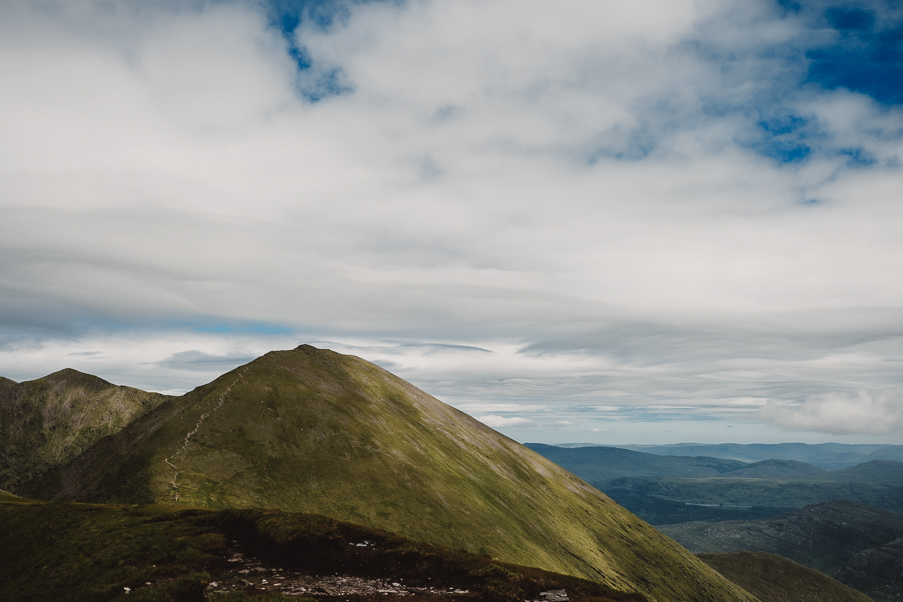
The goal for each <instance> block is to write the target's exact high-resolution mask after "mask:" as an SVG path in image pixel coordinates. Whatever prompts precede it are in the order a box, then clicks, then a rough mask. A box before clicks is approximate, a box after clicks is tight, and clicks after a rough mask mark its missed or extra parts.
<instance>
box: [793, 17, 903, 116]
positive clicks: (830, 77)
mask: <svg viewBox="0 0 903 602" xmlns="http://www.w3.org/2000/svg"><path fill="white" fill-rule="evenodd" d="M823 18H824V20H823V23H824V24H825V25H827V26H829V27H831V28H833V29H834V31H835V32H836V33H835V35H834V36H833V39H832V42H831V43H830V44H828V45H825V46H822V47H819V48H810V49H809V50H808V51H807V52H806V58H807V59H809V61H810V62H809V69H808V73H807V75H806V81H807V82H810V83H816V84H820V85H821V86H823V87H824V88H826V89H828V90H834V89H837V88H846V89H848V90H851V91H853V92H859V93H862V94H866V95H868V96H870V97H872V98H874V99H875V100H876V101H878V102H880V103H882V104H885V105H898V104H903V24H901V23H899V22H893V21H892V20H891V19H890V18H889V17H882V16H881V14H880V12H878V11H871V10H864V9H861V8H844V7H831V8H828V9H827V10H826V11H825V12H824V15H823ZM816 26H817V24H816Z"/></svg>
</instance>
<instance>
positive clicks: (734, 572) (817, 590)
mask: <svg viewBox="0 0 903 602" xmlns="http://www.w3.org/2000/svg"><path fill="white" fill-rule="evenodd" d="M699 558H700V559H701V560H702V561H703V562H705V563H706V564H707V565H709V566H710V567H712V568H713V569H715V570H716V571H718V572H719V573H721V574H722V575H724V576H725V577H727V578H728V579H730V580H731V581H733V582H734V583H736V584H737V585H739V586H741V587H742V588H743V589H745V590H746V591H748V592H749V593H751V594H753V595H754V596H755V597H757V598H758V599H759V600H761V601H762V602H787V601H788V600H798V601H800V602H871V598H869V597H868V596H866V595H865V594H863V593H862V592H859V591H857V590H855V589H853V588H851V587H848V586H846V585H844V584H843V583H841V582H840V581H837V580H836V579H832V578H831V577H828V576H827V575H825V574H824V573H820V572H818V571H816V570H814V569H810V568H809V567H806V566H803V565H801V564H797V563H796V562H793V561H792V560H788V559H787V558H784V557H782V556H778V555H776V554H765V553H764V552H727V553H723V554H700V555H699Z"/></svg>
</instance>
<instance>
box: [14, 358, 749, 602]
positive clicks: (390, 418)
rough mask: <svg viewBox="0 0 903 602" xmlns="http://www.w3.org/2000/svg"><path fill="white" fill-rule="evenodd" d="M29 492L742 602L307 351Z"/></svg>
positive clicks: (114, 442)
mask: <svg viewBox="0 0 903 602" xmlns="http://www.w3.org/2000/svg"><path fill="white" fill-rule="evenodd" d="M229 387H231V389H229ZM227 389H229V390H228V392H227ZM224 395H225V397H224ZM221 401H222V402H223V403H222V404H220V402H221ZM205 413H207V414H208V416H207V418H206V419H204V420H203V422H202V423H201V426H200V427H199V428H198V430H197V432H196V434H195V435H194V436H193V437H191V439H190V441H189V444H188V446H187V447H183V445H184V441H185V437H186V434H187V433H189V432H191V431H193V430H194V429H195V428H196V427H197V425H198V422H199V420H200V418H201V416H203V415H204V414H205ZM167 459H169V460H170V462H171V463H172V464H173V465H175V466H176V467H177V469H178V478H177V479H176V484H177V486H176V487H174V486H173V478H174V472H175V471H174V470H173V469H172V468H171V466H170V465H169V464H167V462H166V460H167ZM25 491H26V492H28V493H29V495H31V496H32V497H41V498H55V499H59V500H77V501H92V502H105V503H175V502H176V501H177V498H176V496H177V495H178V503H183V504H187V505H192V506H203V507H208V508H248V507H267V508H273V509H281V510H287V511H300V512H308V513H315V514H323V515H328V516H331V517H334V518H337V519H340V520H346V521H351V522H355V523H361V524H365V525H368V526H371V527H375V528H380V529H385V530H387V531H393V532H397V533H400V534H402V535H404V536H406V537H410V538H412V539H416V540H421V541H430V542H433V543H437V544H441V545H444V546H448V547H451V548H455V549H462V550H467V551H469V552H474V553H478V552H483V553H486V554H488V555H490V556H491V557H494V558H498V559H500V560H502V561H506V562H512V563H517V564H520V565H526V566H535V567H540V568H542V569H545V570H550V571H554V572H557V573H563V574H570V575H574V576H579V577H584V578H588V579H592V580H594V581H597V582H599V583H601V584H604V585H605V586H607V587H610V588H612V589H617V590H623V591H638V592H640V593H643V594H644V595H647V596H648V597H650V598H654V599H658V600H696V601H700V602H702V601H705V600H728V599H736V600H749V599H751V598H750V597H749V596H748V595H747V594H746V593H745V592H743V591H742V590H740V589H739V588H737V587H736V586H734V585H733V584H732V583H730V582H728V581H726V580H724V579H722V578H721V577H720V576H718V575H717V574H716V573H715V572H713V571H712V570H711V569H710V568H709V567H708V566H706V565H704V564H703V563H701V562H700V561H699V560H698V559H696V558H695V557H694V556H693V555H692V554H689V553H688V552H687V551H686V550H684V549H683V548H681V547H680V546H678V545H677V544H676V543H674V542H673V541H671V540H669V539H667V538H665V537H663V536H662V535H660V534H659V533H658V532H656V531H655V530H653V529H651V528H650V527H649V526H648V525H647V524H645V523H643V522H642V521H640V520H638V519H637V518H636V517H634V516H632V515H631V514H629V513H628V512H626V511H624V510H623V509H622V508H620V507H619V506H617V505H616V504H613V503H612V502H611V501H610V500H608V499H607V498H606V497H605V496H603V495H601V494H600V493H599V492H598V491H596V490H595V489H593V488H591V487H590V486H588V485H587V484H586V483H584V482H583V481H581V480H579V479H577V478H576V477H574V476H573V475H571V474H570V473H567V472H565V471H564V470H562V469H561V468H559V467H558V466H556V465H554V464H552V463H551V462H549V461H548V460H546V459H544V458H542V457H541V456H539V455H537V454H535V453H533V452H531V451H529V450H527V449H526V448H524V447H523V446H521V445H519V444H518V443H516V442H514V441H512V440H510V439H508V438H506V437H504V436H502V435H500V434H499V433H497V432H495V431H493V430H492V429H490V428H488V427H486V426H484V425H482V424H481V423H479V422H477V421H475V420H473V419H472V418H470V417H469V416H467V415H465V414H463V413H461V412H459V411H457V410H455V409H453V408H451V407H449V406H447V405H445V404H443V403H441V402H439V401H438V400H436V399H434V398H432V397H430V396H429V395H427V394H425V393H423V392H422V391H420V390H418V389H416V388H415V387H413V386H412V385H410V384H409V383H407V382H405V381H403V380H401V379H399V378H397V377H395V376H393V375H391V374H389V373H388V372H386V371H385V370H382V369H381V368H379V367H377V366H375V365H373V364H370V363H368V362H365V361H363V360H361V359H359V358H355V357H352V356H343V355H340V354H337V353H333V352H330V351H319V350H316V349H313V348H312V347H307V346H302V347H300V348H298V349H296V350H293V351H285V352H271V353H268V354H266V355H265V356H263V357H261V358H259V359H257V360H255V361H254V362H252V363H250V364H248V365H247V366H245V367H241V368H238V369H236V370H234V371H232V372H230V373H228V374H226V375H223V376H222V377H220V378H219V379H217V380H216V381H214V382H212V383H210V384H208V385H205V386H203V387H199V388H198V389H195V390H194V391H192V392H190V393H188V394H187V395H185V396H184V397H182V398H178V399H175V400H173V401H170V402H166V403H164V404H162V405H160V406H159V407H158V408H156V409H155V410H153V411H151V412H149V413H148V414H146V415H144V416H143V417H141V418H140V419H138V420H137V421H136V422H135V423H133V424H132V425H131V426H129V427H128V428H126V429H124V430H123V431H122V432H121V433H119V434H118V435H116V436H114V437H112V438H109V439H105V440H102V441H101V442H99V443H98V444H97V445H95V446H94V447H92V448H91V449H90V450H89V451H88V452H86V454H84V455H83V456H82V457H80V458H79V459H78V460H76V461H75V462H73V463H72V464H70V465H68V466H67V467H66V469H65V470H64V471H63V472H62V473H60V474H57V475H50V476H48V477H46V478H44V479H42V480H41V481H39V482H36V483H33V484H32V485H31V486H30V488H26V489H25Z"/></svg>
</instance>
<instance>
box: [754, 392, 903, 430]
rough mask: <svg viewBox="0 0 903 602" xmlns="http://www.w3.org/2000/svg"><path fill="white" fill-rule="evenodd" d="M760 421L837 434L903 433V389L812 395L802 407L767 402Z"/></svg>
mask: <svg viewBox="0 0 903 602" xmlns="http://www.w3.org/2000/svg"><path fill="white" fill-rule="evenodd" d="M759 415H760V416H761V417H762V419H763V420H765V421H766V422H769V423H771V424H774V425H776V426H779V427H782V428H784V429H788V430H798V431H817V432H821V433H830V434H832V435H840V434H851V433H855V434H872V435H889V434H900V433H903V390H900V389H887V390H877V391H865V390H861V391H858V392H856V393H847V392H829V393H822V394H819V395H813V396H812V397H809V398H808V399H806V401H804V402H802V403H801V404H795V405H790V404H780V403H777V402H769V403H768V404H766V405H765V406H764V407H762V409H761V410H760V412H759Z"/></svg>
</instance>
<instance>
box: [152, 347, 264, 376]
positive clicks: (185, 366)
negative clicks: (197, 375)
mask: <svg viewBox="0 0 903 602" xmlns="http://www.w3.org/2000/svg"><path fill="white" fill-rule="evenodd" d="M253 359H254V356H231V357H230V356H223V355H213V354H210V353H204V352H203V351H198V350H197V349H192V350H191V351H180V352H178V353H174V354H172V355H171V356H169V357H168V358H166V359H165V360H161V361H159V362H157V363H158V364H159V365H160V366H161V367H164V368H175V369H178V370H202V371H205V372H210V371H211V370H222V371H223V372H226V371H228V370H231V369H232V368H235V367H236V366H240V365H242V364H246V363H248V362H250V361H251V360H253Z"/></svg>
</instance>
